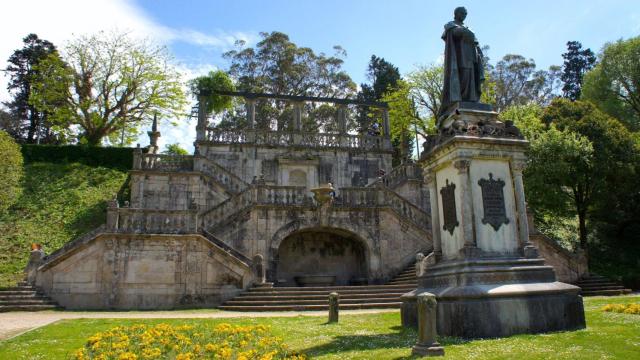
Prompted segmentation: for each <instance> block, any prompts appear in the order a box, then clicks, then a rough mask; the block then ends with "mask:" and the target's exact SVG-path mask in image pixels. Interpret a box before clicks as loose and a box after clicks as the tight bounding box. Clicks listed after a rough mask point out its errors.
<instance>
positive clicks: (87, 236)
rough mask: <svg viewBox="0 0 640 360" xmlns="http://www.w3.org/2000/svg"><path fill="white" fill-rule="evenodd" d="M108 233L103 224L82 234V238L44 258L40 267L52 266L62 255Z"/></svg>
mask: <svg viewBox="0 0 640 360" xmlns="http://www.w3.org/2000/svg"><path fill="white" fill-rule="evenodd" d="M106 231H107V226H106V225H104V224H102V225H100V226H98V227H97V228H95V229H93V230H91V231H89V232H87V233H84V234H82V235H81V236H80V237H77V238H75V239H74V240H71V241H69V242H67V243H65V244H64V245H63V246H62V247H61V248H59V249H58V250H56V251H54V252H52V253H51V254H49V255H47V256H45V257H44V259H43V260H42V265H40V267H42V266H46V265H48V264H51V263H52V262H53V261H55V260H56V259H58V258H60V257H61V256H62V255H64V254H66V253H67V252H69V251H70V250H71V249H74V248H76V247H78V246H80V245H82V244H84V243H87V242H89V241H91V240H93V239H94V238H95V237H96V236H98V235H100V234H101V233H104V232H106Z"/></svg>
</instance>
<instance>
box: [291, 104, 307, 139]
mask: <svg viewBox="0 0 640 360" xmlns="http://www.w3.org/2000/svg"><path fill="white" fill-rule="evenodd" d="M303 108H304V103H303V102H302V101H294V102H293V124H291V130H292V131H294V132H299V131H300V130H302V109H303Z"/></svg>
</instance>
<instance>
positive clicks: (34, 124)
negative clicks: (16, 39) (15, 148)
mask: <svg viewBox="0 0 640 360" xmlns="http://www.w3.org/2000/svg"><path fill="white" fill-rule="evenodd" d="M22 42H23V43H24V46H23V47H22V48H21V49H17V50H15V51H14V52H13V54H11V56H10V57H9V60H8V63H9V65H8V66H7V68H6V69H5V71H6V73H7V74H8V75H9V78H10V79H9V84H8V86H7V89H8V90H9V92H10V93H11V95H12V96H13V100H11V101H10V102H7V103H5V105H7V107H8V108H9V111H10V112H11V114H12V115H13V119H15V120H16V121H18V122H19V125H17V126H15V127H14V129H16V130H18V131H15V132H12V135H13V136H14V137H16V138H17V139H18V140H20V141H24V142H27V143H35V142H52V141H54V134H52V133H51V130H50V126H48V125H49V124H48V120H47V113H46V112H43V111H39V110H38V109H36V108H35V106H33V105H31V104H29V98H30V96H31V93H32V92H33V82H34V80H35V79H36V78H37V77H38V76H39V75H40V74H39V71H38V67H37V65H38V63H39V62H40V61H41V60H43V59H45V58H47V57H49V56H58V55H57V51H56V47H55V46H54V45H53V44H52V43H51V42H49V41H47V40H43V39H40V38H39V37H38V35H36V34H29V35H27V36H26V37H25V38H24V39H22Z"/></svg>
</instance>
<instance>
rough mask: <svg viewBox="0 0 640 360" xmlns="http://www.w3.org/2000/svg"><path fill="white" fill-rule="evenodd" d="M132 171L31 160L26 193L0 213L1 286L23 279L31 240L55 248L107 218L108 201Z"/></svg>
mask: <svg viewBox="0 0 640 360" xmlns="http://www.w3.org/2000/svg"><path fill="white" fill-rule="evenodd" d="M126 176H127V175H126V173H124V172H122V171H118V170H113V169H108V168H104V167H90V166H87V165H83V164H79V163H71V164H53V163H31V164H27V165H26V166H25V178H24V181H23V184H22V186H23V188H22V195H21V196H20V198H19V199H18V201H17V202H16V204H15V205H13V207H11V209H10V211H9V212H7V213H6V214H3V215H0V286H3V285H9V284H11V283H13V282H15V281H17V280H19V279H21V277H22V271H23V269H24V266H25V265H26V263H27V260H28V258H29V250H30V247H29V245H30V244H31V243H34V242H37V243H41V244H42V245H43V247H44V250H45V251H46V252H47V253H51V252H52V251H54V250H56V249H58V248H60V247H61V246H62V245H63V244H65V243H66V242H68V241H71V240H73V239H74V238H76V237H78V236H80V235H82V234H84V233H86V232H88V231H90V230H92V229H94V228H95V227H97V226H99V225H101V224H103V223H104V222H105V216H106V215H105V209H106V201H107V200H109V199H111V198H112V197H113V195H114V194H116V193H117V192H118V191H119V189H120V187H121V186H122V184H123V182H124V181H125V178H126Z"/></svg>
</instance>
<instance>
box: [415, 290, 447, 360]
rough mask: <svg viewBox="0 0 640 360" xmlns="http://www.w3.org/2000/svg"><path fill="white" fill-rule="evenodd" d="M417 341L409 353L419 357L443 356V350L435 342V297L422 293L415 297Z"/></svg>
mask: <svg viewBox="0 0 640 360" xmlns="http://www.w3.org/2000/svg"><path fill="white" fill-rule="evenodd" d="M417 305H418V341H417V343H416V344H415V345H414V346H413V348H412V350H411V353H412V354H413V355H419V356H444V348H443V347H442V346H440V344H439V343H438V342H437V341H436V335H437V332H436V319H437V316H436V311H437V302H436V296H435V295H433V294H429V293H426V292H425V293H422V294H420V295H418V297H417Z"/></svg>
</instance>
